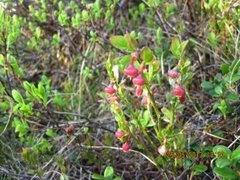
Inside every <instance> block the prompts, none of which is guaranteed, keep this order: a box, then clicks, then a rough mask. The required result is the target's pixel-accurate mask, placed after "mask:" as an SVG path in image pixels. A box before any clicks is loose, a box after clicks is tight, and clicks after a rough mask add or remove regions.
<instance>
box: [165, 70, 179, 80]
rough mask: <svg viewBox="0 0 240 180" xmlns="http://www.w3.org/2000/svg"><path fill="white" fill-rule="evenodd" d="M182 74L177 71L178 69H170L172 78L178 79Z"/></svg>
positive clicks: (169, 73)
mask: <svg viewBox="0 0 240 180" xmlns="http://www.w3.org/2000/svg"><path fill="white" fill-rule="evenodd" d="M180 75H181V74H180V73H179V72H177V71H176V70H173V69H172V70H168V76H169V77H170V78H172V79H177V78H179V76H180Z"/></svg>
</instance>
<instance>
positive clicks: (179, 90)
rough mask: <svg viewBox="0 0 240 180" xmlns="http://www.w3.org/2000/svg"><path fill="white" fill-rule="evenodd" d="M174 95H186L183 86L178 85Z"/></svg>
mask: <svg viewBox="0 0 240 180" xmlns="http://www.w3.org/2000/svg"><path fill="white" fill-rule="evenodd" d="M172 93H173V95H174V96H178V97H182V96H184V95H185V90H184V89H183V87H182V85H179V84H176V86H175V88H174V89H173V91H172Z"/></svg>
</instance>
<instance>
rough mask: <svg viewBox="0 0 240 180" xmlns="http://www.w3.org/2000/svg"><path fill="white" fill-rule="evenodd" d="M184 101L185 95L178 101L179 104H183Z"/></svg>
mask: <svg viewBox="0 0 240 180" xmlns="http://www.w3.org/2000/svg"><path fill="white" fill-rule="evenodd" d="M185 100H186V97H185V94H184V95H183V96H181V97H179V101H180V103H181V104H183V103H184V102H185Z"/></svg>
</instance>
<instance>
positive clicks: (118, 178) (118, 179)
mask: <svg viewBox="0 0 240 180" xmlns="http://www.w3.org/2000/svg"><path fill="white" fill-rule="evenodd" d="M113 180H122V178H121V177H119V176H118V177H115V178H114V179H113Z"/></svg>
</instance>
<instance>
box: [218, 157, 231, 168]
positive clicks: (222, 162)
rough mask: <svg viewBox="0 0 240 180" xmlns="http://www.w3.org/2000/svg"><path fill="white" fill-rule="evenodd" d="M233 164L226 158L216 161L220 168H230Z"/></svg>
mask: <svg viewBox="0 0 240 180" xmlns="http://www.w3.org/2000/svg"><path fill="white" fill-rule="evenodd" d="M230 164H231V161H229V160H228V159H225V158H219V159H217V160H216V166H217V167H219V168H223V167H226V166H229V165H230Z"/></svg>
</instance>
